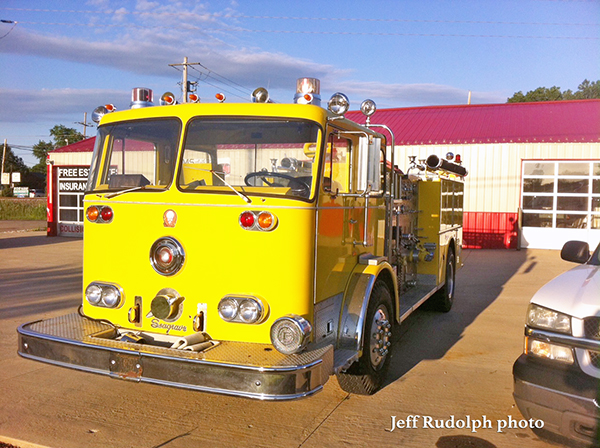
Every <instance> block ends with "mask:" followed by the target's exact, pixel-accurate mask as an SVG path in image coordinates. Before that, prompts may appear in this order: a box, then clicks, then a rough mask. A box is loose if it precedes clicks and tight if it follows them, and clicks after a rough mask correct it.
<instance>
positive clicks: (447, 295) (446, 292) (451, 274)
mask: <svg viewBox="0 0 600 448" xmlns="http://www.w3.org/2000/svg"><path fill="white" fill-rule="evenodd" d="M455 279H456V265H455V259H454V251H453V250H452V249H448V256H447V257H446V278H445V283H444V286H442V288H441V289H440V290H439V291H438V292H436V293H435V294H434V296H433V297H432V298H431V299H429V300H428V302H429V303H428V306H427V308H428V309H431V310H432V311H441V312H443V313H447V312H448V311H450V309H452V305H453V303H454V284H455Z"/></svg>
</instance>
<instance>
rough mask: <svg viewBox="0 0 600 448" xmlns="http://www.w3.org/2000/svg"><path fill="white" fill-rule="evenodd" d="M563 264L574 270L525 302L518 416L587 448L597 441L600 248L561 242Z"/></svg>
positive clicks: (516, 383)
mask: <svg viewBox="0 0 600 448" xmlns="http://www.w3.org/2000/svg"><path fill="white" fill-rule="evenodd" d="M561 257H562V258H563V259H564V260H567V261H572V262H575V263H579V264H580V266H577V267H575V268H573V269H571V270H569V271H567V272H565V273H564V274H561V275H559V276H558V277H556V278H555V279H554V280H552V281H550V282H549V283H547V284H546V285H545V286H543V287H542V288H541V289H540V290H539V291H538V292H537V293H536V294H535V295H534V296H533V298H532V299H531V302H530V304H529V308H528V309H527V317H526V324H525V344H524V353H523V354H522V355H521V356H520V357H519V358H518V359H517V361H516V362H515V364H514V366H513V376H514V398H515V402H516V403H517V406H518V407H519V410H520V411H521V414H523V416H524V417H525V418H528V419H531V418H533V419H536V420H543V421H544V429H545V430H547V431H550V432H552V433H556V434H559V435H560V436H563V437H566V438H567V439H570V440H573V441H577V442H582V443H584V444H586V445H587V446H589V445H590V444H592V445H598V444H599V443H600V442H599V441H600V245H599V246H598V247H597V248H596V250H595V251H594V253H593V254H592V255H590V250H589V246H588V244H587V243H584V242H581V241H569V242H567V243H566V244H565V245H564V246H563V248H562V251H561Z"/></svg>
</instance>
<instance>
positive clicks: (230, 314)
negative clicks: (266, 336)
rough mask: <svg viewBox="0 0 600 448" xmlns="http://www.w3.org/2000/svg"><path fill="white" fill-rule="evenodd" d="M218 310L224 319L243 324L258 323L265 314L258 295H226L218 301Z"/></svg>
mask: <svg viewBox="0 0 600 448" xmlns="http://www.w3.org/2000/svg"><path fill="white" fill-rule="evenodd" d="M218 310H219V316H221V319H223V320H224V321H226V322H240V323H244V324H255V323H260V322H261V321H262V320H263V318H264V317H265V316H266V314H267V312H266V311H267V309H266V308H265V306H264V305H263V302H262V301H261V300H260V299H259V298H258V297H233V296H226V297H223V298H222V299H221V301H220V302H219V306H218Z"/></svg>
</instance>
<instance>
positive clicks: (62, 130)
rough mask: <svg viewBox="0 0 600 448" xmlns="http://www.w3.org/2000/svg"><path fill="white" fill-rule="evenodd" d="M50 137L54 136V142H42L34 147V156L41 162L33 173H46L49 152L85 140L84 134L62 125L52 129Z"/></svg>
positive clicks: (34, 168) (33, 169)
mask: <svg viewBox="0 0 600 448" xmlns="http://www.w3.org/2000/svg"><path fill="white" fill-rule="evenodd" d="M50 135H51V136H52V140H53V141H52V142H46V141H44V140H40V141H39V142H38V143H37V144H35V145H33V155H34V156H35V157H37V159H38V160H39V162H38V163H37V164H36V165H35V166H34V167H33V168H32V171H34V172H36V173H45V172H46V158H47V156H48V152H49V151H52V150H53V149H57V148H62V147H63V146H67V145H70V144H72V143H77V142H78V141H80V140H83V134H81V133H80V132H78V131H76V130H75V129H73V128H68V127H66V126H64V125H62V124H58V125H56V126H54V127H53V128H52V129H50Z"/></svg>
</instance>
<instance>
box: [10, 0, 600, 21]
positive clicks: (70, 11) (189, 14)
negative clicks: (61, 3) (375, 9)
mask: <svg viewBox="0 0 600 448" xmlns="http://www.w3.org/2000/svg"><path fill="white" fill-rule="evenodd" d="M553 1H558V0H553ZM560 1H566V0H560ZM571 1H572V0H571ZM594 1H595V0H593V1H590V3H594ZM2 9H3V10H6V11H22V12H49V13H65V14H106V15H143V16H158V17H163V16H175V17H186V16H187V17H190V18H202V19H206V14H197V13H193V12H152V11H118V12H117V11H116V10H104V11H93V10H75V9H41V8H0V10H2ZM211 17H212V18H214V19H228V18H233V19H253V20H256V19H259V20H302V21H332V22H382V23H435V24H439V23H448V24H480V25H536V26H537V25H539V26H600V24H599V23H568V22H514V21H495V20H441V19H440V20H438V19H394V18H386V19H381V18H368V17H299V16H266V15H261V16H257V15H247V14H218V13H217V14H212V15H211Z"/></svg>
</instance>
